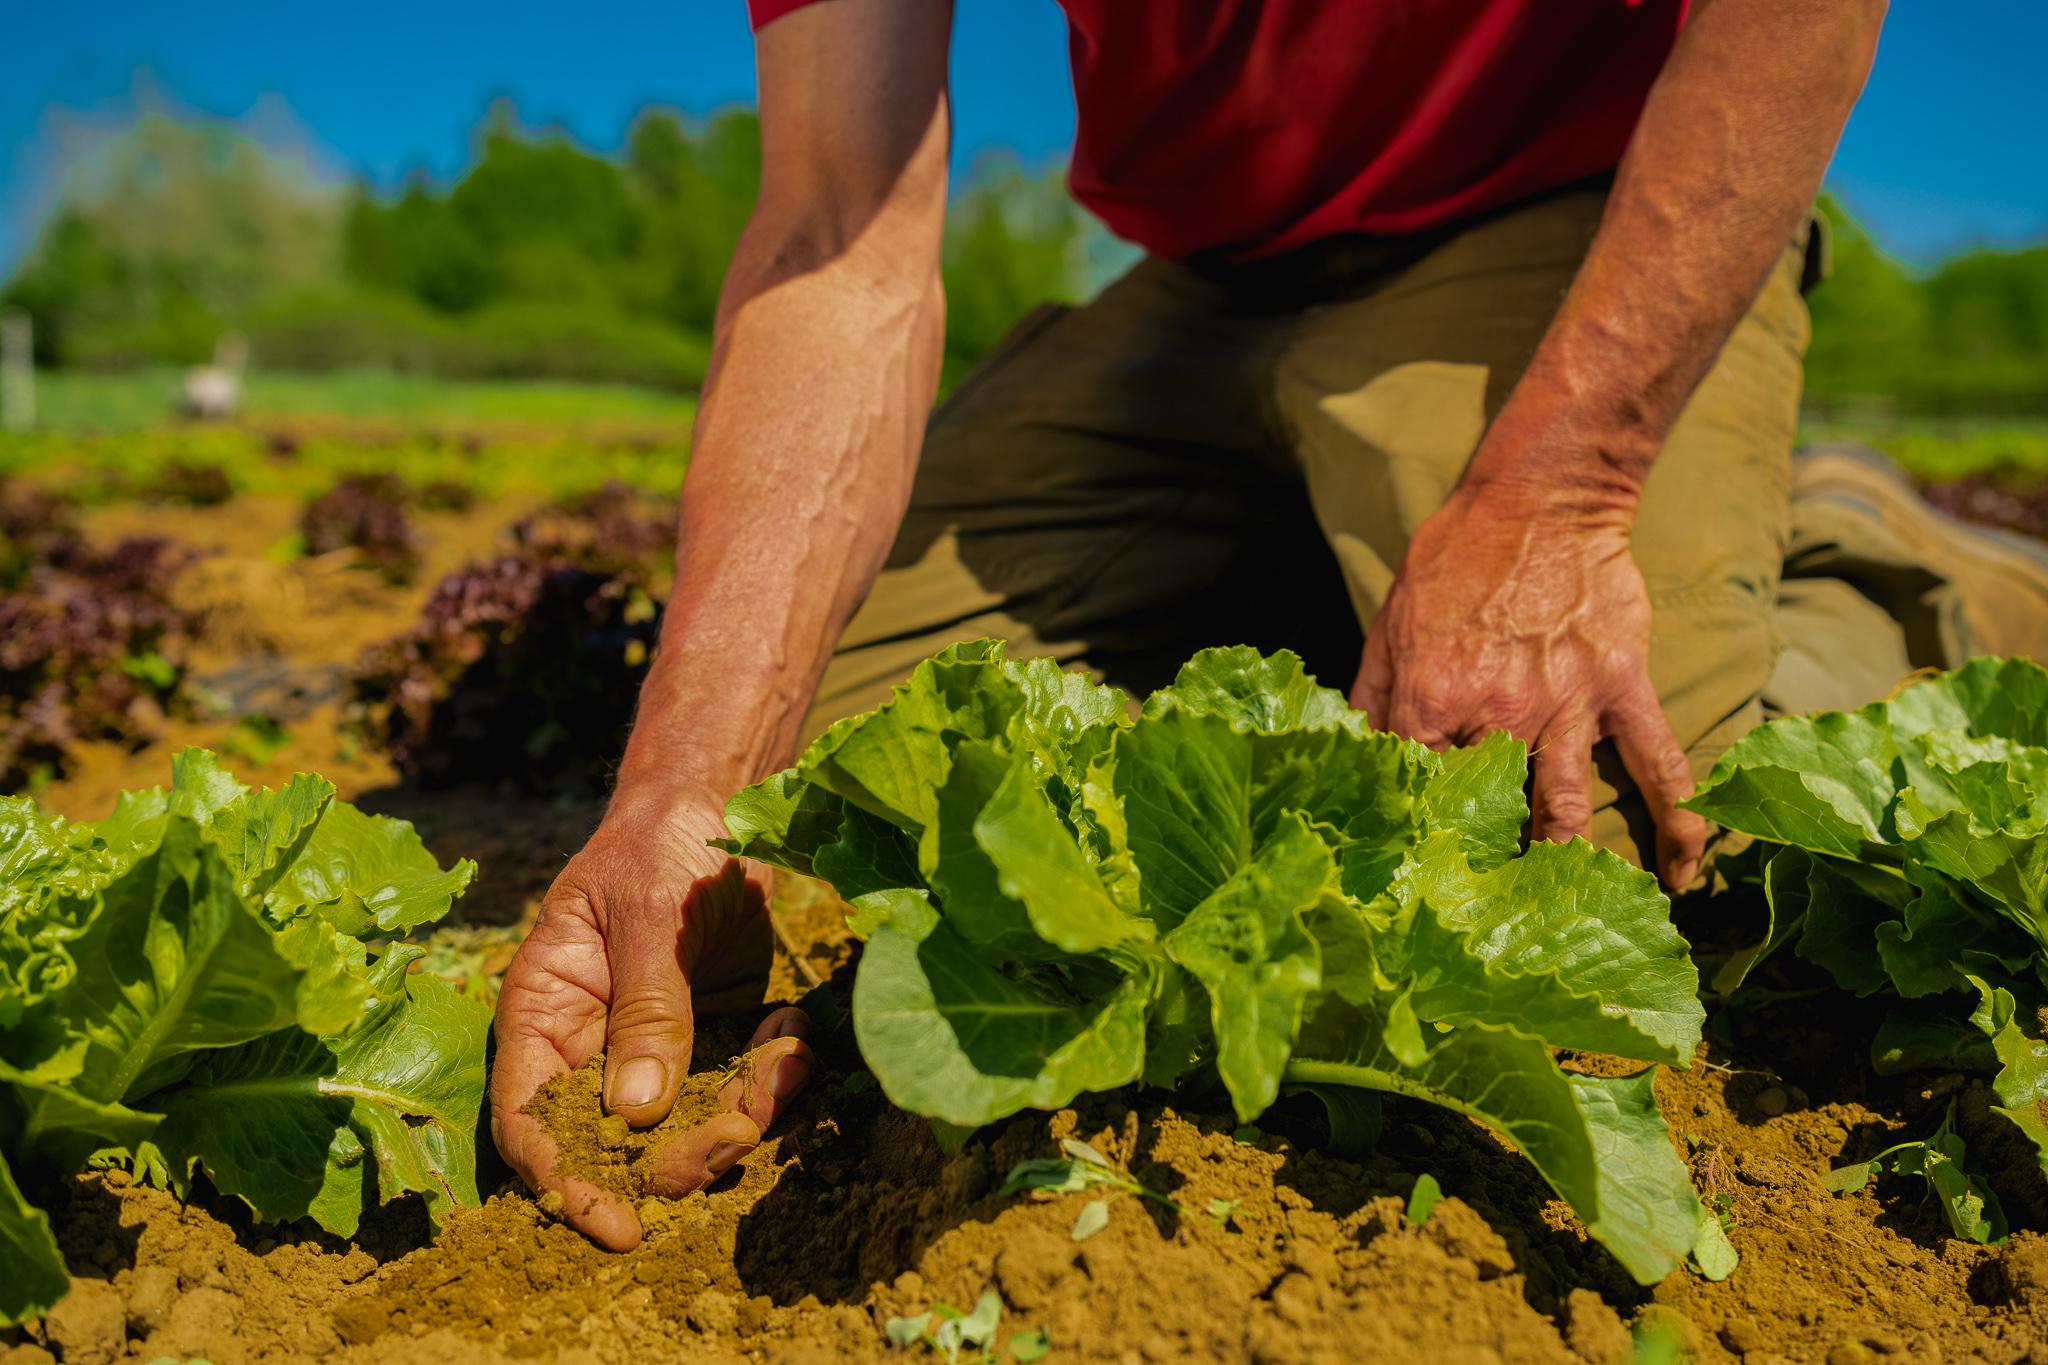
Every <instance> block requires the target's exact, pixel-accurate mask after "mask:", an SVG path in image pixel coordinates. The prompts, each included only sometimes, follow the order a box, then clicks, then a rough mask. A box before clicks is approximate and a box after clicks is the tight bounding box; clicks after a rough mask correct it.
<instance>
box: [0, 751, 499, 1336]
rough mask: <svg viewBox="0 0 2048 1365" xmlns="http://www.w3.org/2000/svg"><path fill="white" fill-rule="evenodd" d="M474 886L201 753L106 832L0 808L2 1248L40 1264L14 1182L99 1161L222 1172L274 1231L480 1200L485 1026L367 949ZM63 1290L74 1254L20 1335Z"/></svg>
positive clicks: (155, 1174)
mask: <svg viewBox="0 0 2048 1365" xmlns="http://www.w3.org/2000/svg"><path fill="white" fill-rule="evenodd" d="M474 873H475V867H474V865H473V864H471V863H468V862H459V863H457V864H456V865H455V866H454V867H453V868H450V869H446V870H444V869H442V868H441V867H440V865H439V864H438V863H436V862H435V860H434V858H433V856H432V855H431V854H429V853H428V852H427V851H426V849H425V848H424V847H423V846H422V845H421V844H420V842H419V839H418V836H417V835H415V834H414V833H413V831H412V827H411V826H410V825H407V824H405V823H403V822H402V821H396V820H389V819H385V818H383V817H379V816H370V815H366V814H364V813H363V812H361V811H358V810H356V809H355V808H354V807H352V806H350V805H348V804H346V803H345V802H340V801H337V800H335V799H334V788H333V786H332V785H331V784H329V783H328V782H326V781H325V780H324V779H322V778H318V777H313V776H309V775H305V774H301V775H300V776H298V777H296V778H294V779H293V780H292V781H291V782H290V783H289V784H287V785H286V786H285V787H284V788H282V789H280V790H275V791H273V790H267V789H266V790H261V791H257V790H251V789H250V788H248V787H246V786H244V785H243V784H241V783H240V782H239V781H237V780H236V779H235V778H234V776H233V775H232V774H230V773H229V772H228V771H227V770H226V769H225V768H224V767H223V766H222V765H221V764H220V761H219V760H218V759H217V758H216V757H215V756H214V755H212V754H210V753H207V752H205V751H203V750H187V751H185V752H184V753H182V754H180V755H179V756H178V757H177V758H176V759H175V760H174V762H173V765H172V781H171V785H170V787H169V788H168V789H158V790H152V791H146V792H132V793H126V794H124V795H123V796H122V797H121V798H120V800H119V801H118V802H117V804H116V807H115V810H114V813H113V814H112V815H111V816H110V817H109V818H108V819H106V820H102V821H94V822H70V821H65V820H63V819H60V818H58V817H55V816H51V815H47V814H44V813H43V812H41V811H38V810H36V809H35V807H34V806H33V804H32V803H29V802H27V801H24V800H8V801H4V802H0V1023H4V1024H5V1025H6V1027H5V1028H4V1029H0V1160H4V1162H5V1163H6V1167H7V1169H8V1171H9V1172H10V1174H9V1175H8V1178H7V1181H6V1188H5V1190H4V1191H0V1196H4V1197H0V1235H4V1236H5V1237H6V1238H7V1239H8V1240H9V1241H10V1243H11V1244H13V1245H15V1246H18V1247H20V1248H22V1254H23V1255H24V1256H30V1257H32V1258H33V1257H35V1256H41V1255H42V1251H41V1250H40V1248H41V1247H42V1246H43V1245H44V1242H43V1241H40V1240H38V1237H39V1236H41V1235H42V1234H39V1233H38V1232H37V1229H38V1228H41V1227H44V1226H45V1224H44V1223H43V1222H42V1221H41V1215H39V1214H36V1213H35V1211H34V1209H33V1208H32V1207H31V1206H29V1205H28V1203H27V1201H26V1198H25V1196H24V1195H23V1194H22V1193H21V1191H20V1189H18V1188H16V1186H15V1184H14V1180H15V1177H16V1175H19V1176H22V1177H24V1178H28V1177H42V1176H49V1175H62V1174H64V1173H67V1172H70V1171H73V1170H76V1169H79V1168H80V1167H81V1166H82V1165H83V1164H84V1163H85V1162H87V1161H88V1160H104V1161H120V1162H123V1163H126V1164H129V1165H131V1166H132V1167H133V1168H134V1169H135V1170H136V1171H137V1173H138V1174H139V1175H140V1176H142V1177H143V1178H144V1179H151V1180H155V1181H158V1182H160V1183H165V1184H169V1185H172V1186H173V1187H175V1188H177V1189H178V1190H180V1191H181V1192H182V1191H183V1190H184V1189H185V1188H187V1182H188V1181H189V1179H190V1176H191V1174H192V1172H193V1171H194V1170H196V1169H198V1168H199V1167H201V1166H203V1167H204V1168H205V1169H206V1170H207V1171H208V1172H209V1174H211V1175H212V1177H213V1179H214V1182H215V1184H216V1185H217V1186H218V1187H219V1188H220V1189H222V1190H223V1191H224V1192H226V1193H228V1194H231V1195H235V1196H238V1197H240V1198H242V1199H244V1200H245V1201H246V1202H248V1203H249V1205H250V1207H251V1208H252V1209H254V1210H255V1211H256V1213H257V1214H258V1216H259V1217H264V1218H290V1217H298V1216H301V1215H305V1214H311V1215H312V1216H313V1217H315V1218H317V1219H318V1220H319V1221H320V1222H321V1224H322V1225H323V1226H325V1227H327V1228H328V1229H329V1230H330V1231H335V1232H347V1231H350V1230H352V1229H353V1228H354V1227H355V1224H356V1220H357V1218H358V1217H359V1215H360V1211H361V1208H362V1206H363V1203H364V1201H365V1200H366V1199H367V1198H368V1197H369V1193H370V1191H371V1190H372V1189H374V1190H375V1191H376V1193H377V1195H378V1197H379V1198H381V1199H386V1200H388V1199H392V1198H396V1197H398V1196H400V1195H401V1194H406V1193H418V1194H420V1195H422V1196H423V1197H424V1198H425V1200H426V1202H427V1204H428V1208H429V1211H430V1212H432V1213H433V1214H434V1215H435V1216H436V1217H437V1218H438V1217H439V1216H440V1215H441V1214H442V1213H444V1212H445V1211H446V1209H447V1208H448V1207H449V1206H450V1205H451V1204H452V1203H455V1202H467V1203H474V1202H475V1200H476V1188H475V1151H474V1137H473V1130H474V1128H475V1123H476V1116H477V1113H478V1110H479V1107H480V1105H481V1102H482V1094H483V1040H484V1035H485V1030H486V1028H487V1027H488V1022H489V1020H488V1014H487V1012H486V1011H484V1010H483V1008H482V1007H481V1006H480V1005H477V1004H475V1003H473V1002H470V1001H467V1000H464V999H462V998H461V997H459V996H458V995H456V993H455V992H453V991H452V989H450V988H448V987H446V986H445V985H443V984H442V983H440V982H439V981H436V980H433V979H431V978H426V977H419V978H411V979H408V978H407V976H406V974H405V968H406V966H407V964H408V963H409V962H410V961H411V960H412V959H413V958H414V957H416V956H417V950H416V949H411V948H406V947H392V946H386V947H382V948H381V950H380V951H378V952H377V954H376V957H375V960H374V962H373V960H372V955H371V948H372V945H373V942H374V941H377V940H381V939H383V938H384V937H385V936H387V935H390V934H393V933H398V932H402V931H404V930H407V929H411V928H414V927H417V926H419V925H421V924H424V923H427V922H429V921H431V920H433V919H437V918H439V917H440V916H441V915H442V914H444V913H445V912H446V911H447V909H448V906H449V904H450V903H451V902H452V900H453V899H454V897H455V896H456V895H458V894H460V893H461V891H462V890H463V889H464V888H465V887H466V886H467V885H468V883H469V881H470V879H471V877H472V876H473V875H474ZM373 1171H374V1173H375V1177H376V1183H375V1185H374V1186H372V1185H369V1184H366V1182H365V1177H366V1175H367V1174H368V1173H370V1172H373ZM17 1205H18V1206H19V1208H16V1207H15V1206H17ZM24 1210H25V1211H24ZM36 1264H37V1265H38V1266H41V1267H43V1268H45V1269H47V1268H49V1265H50V1263H49V1262H48V1261H47V1260H44V1261H39V1262H36ZM64 1283H65V1281H64V1280H63V1265H62V1262H61V1260H58V1261H56V1262H55V1263H54V1275H40V1276H39V1275H31V1276H29V1278H28V1280H27V1281H25V1283H24V1286H23V1292H22V1293H20V1294H18V1295H16V1296H14V1297H13V1298H10V1299H6V1300H0V1320H5V1321H15V1320H18V1319H19V1318H20V1317H21V1316H22V1315H23V1314H25V1313H29V1312H38V1311H41V1309H42V1308H46V1307H48V1306H49V1303H51V1302H54V1301H55V1297H56V1296H57V1295H60V1294H61V1292H62V1286H63V1284H64Z"/></svg>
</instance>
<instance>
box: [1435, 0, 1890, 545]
mask: <svg viewBox="0 0 2048 1365" xmlns="http://www.w3.org/2000/svg"><path fill="white" fill-rule="evenodd" d="M1882 13H1883V5H1882V3H1881V0H1702V2H1701V3H1697V4H1695V6H1694V7H1693V14H1692V17H1691V19H1690V21H1689V22H1688V23H1687V25H1686V27H1685V29H1684V31H1683V32H1682V33H1681V34H1680V35H1679V39H1678V42H1677V44H1676V46H1675V47H1674V49H1673V51H1672V55H1671V58H1670V60H1669V61H1668V62H1667V64H1666V66H1665V69H1664V71H1663V73H1662V75H1660V76H1659V77H1658V80H1657V83H1656V85H1655V86H1654V87H1653V88H1652V90H1651V93H1650V97H1649V100H1648V102H1647V103H1646V105H1645V106H1644V110H1643V115H1642V119H1641V121H1640V122H1639V123H1638V125H1637V128H1636V132H1635V135H1634V137H1633V138H1632V140H1631V142H1630V145H1629V149H1628V153H1627V155H1626V156H1624V157H1623V158H1622V162H1621V166H1620V168H1619V170H1618V172H1617V174H1616V177H1615V183H1614V189H1613V191H1612V193H1611V194H1610V196H1609V198H1608V203H1607V208H1606V212H1605V214H1604V216H1603V218H1602V220H1601V224H1600V229H1599V232H1598V233H1597V234H1596V235H1595V237H1594V240H1593V245H1592V247H1591V249H1590V250H1589V251H1588V252H1587V255H1586V260H1585V263H1584V265H1582V266H1581V267H1580V270H1579V274H1578V276H1577V278H1576V279H1575V280H1574V281H1573V283H1572V286H1571V289H1570V290H1569V291H1568V292H1567V294H1566V296H1565V300H1564V303H1563V304H1562V306H1561V307H1560V308H1559V310H1558V315H1557V317H1556V319H1555V320H1554V321H1553V322H1552V324H1551V327H1550V329H1549V331H1548V332H1547V333H1546V335H1545V337H1544V339H1543V342H1542V344H1541V345H1540V346H1539V347H1538V348H1537V351H1536V355H1535V356H1534V358H1533V359H1532V360H1531V362H1530V365H1529V369H1528V371H1527V372H1526V373H1525V375H1524V376H1523V378H1522V380H1521V382H1520V383H1519V384H1518V385H1517V386H1516V388H1515V391H1514V392H1513V394H1511V395H1510V397H1509V400H1508V403H1507V405H1506V406H1505V407H1504V408H1503V409H1502V412H1501V414H1500V417H1499V419H1498V420H1497V421H1496V422H1495V427H1494V432H1493V433H1490V434H1489V438H1488V440H1487V441H1486V443H1485V444H1484V445H1482V447H1481V450H1480V452H1479V453H1478V455H1477V456H1475V458H1474V460H1473V462H1472V468H1471V470H1470V471H1469V473H1468V482H1470V483H1472V484H1474V485H1481V484H1487V483H1492V482H1495V481H1500V482H1504V483H1507V484H1509V485H1520V484H1540V485H1543V486H1544V487H1545V491H1546V492H1548V493H1552V494H1557V493H1562V494H1563V495H1564V496H1566V497H1567V499H1570V498H1572V497H1577V498H1579V499H1580V500H1582V501H1583V502H1585V503H1586V504H1587V505H1588V506H1589V507H1604V508H1608V509H1613V510H1618V511H1620V512H1621V513H1622V514H1624V515H1629V514H1632V512H1633V508H1634V504H1635V500H1636V497H1637V495H1638V494H1639V492H1640V490H1641V486H1642V480H1643V478H1644V476H1645V475H1646V474H1647V473H1648V472H1649V467H1650V464H1651V462H1652V461H1653V460H1654V459H1655V458H1656V455H1657V452H1658V449H1659V448H1660V447H1661V446H1662V444H1663V441H1664V438H1665V436H1666V435H1667V434H1668V433H1669V431H1670V429H1671V426H1672V423H1673V422H1675V421H1676V420H1677V417H1678V414H1679V411H1680V410H1681V409H1682V408H1683V407H1684V405H1685V402H1686V400H1687V399H1688V398H1689V397H1690V396H1691V394H1692V391H1693V389H1694V388H1695V387H1697V386H1698V384H1699V382H1700V380H1701V379H1702V378H1704V377H1705V375H1706V373H1707V371H1708V369H1709V368H1710V367H1711V366H1712V365H1713V363H1714V359H1715V357H1716V356H1717V355H1718V354H1719V353H1720V349H1721V346H1722V344H1723V343H1724V342H1725V341H1726V340H1727V338H1728V335H1729V333H1730V332H1731V331H1733V330H1734V327H1735V325H1736V323H1737V322H1739V321H1740V320H1741V318H1742V316H1743V314H1744V313H1745V312H1746V311H1747V310H1748V308H1749V307H1750V305H1751V303H1752V302H1753V301H1754V300H1755V298H1756V295H1757V293H1758V291H1759V290H1760V289H1761V288H1762V286H1763V283H1764V280H1765V279H1766V278H1767V277H1768V274H1769V271H1770V269H1771V266H1772V264H1773V263H1774V262H1775V261H1776V260H1777V258H1778V256H1779V254H1780V253H1781V252H1782V251H1783V250H1784V249H1785V245H1786V243H1787V242H1788V241H1790V240H1791V238H1792V236H1793V234H1794V233H1795V232H1797V230H1798V228H1799V225H1800V222H1801V220H1802V219H1803V217H1804V216H1805V215H1806V213H1807V212H1808V211H1809V210H1810V207H1811V204H1812V202H1813V196H1814V195H1815V193H1816V192H1817V191H1818V190H1819V187H1820V178H1821V173H1822V171H1823V170H1824V169H1825V168H1826V165H1827V161H1828V157H1829V155H1830V154H1831V153H1832V152H1833V149H1834V145H1835V140H1836V138H1837V137H1838V136H1839V135H1840V133H1841V129H1842V124H1843V122H1844V121H1845V120H1846V119H1847V117H1848V114H1849V109H1850V107H1851V106H1852V105H1853V104H1854V103H1855V100H1856V96H1857V94H1858V92H1859V91H1860V90H1861V89H1862V86H1863V80H1864V77H1865V75H1866V74H1867V73H1868V71H1869V69H1870V61H1871V57H1872V54H1873V52H1874V51H1875V46H1876V41H1877V30H1878V26H1879V23H1880V21H1881V18H1882Z"/></svg>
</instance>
